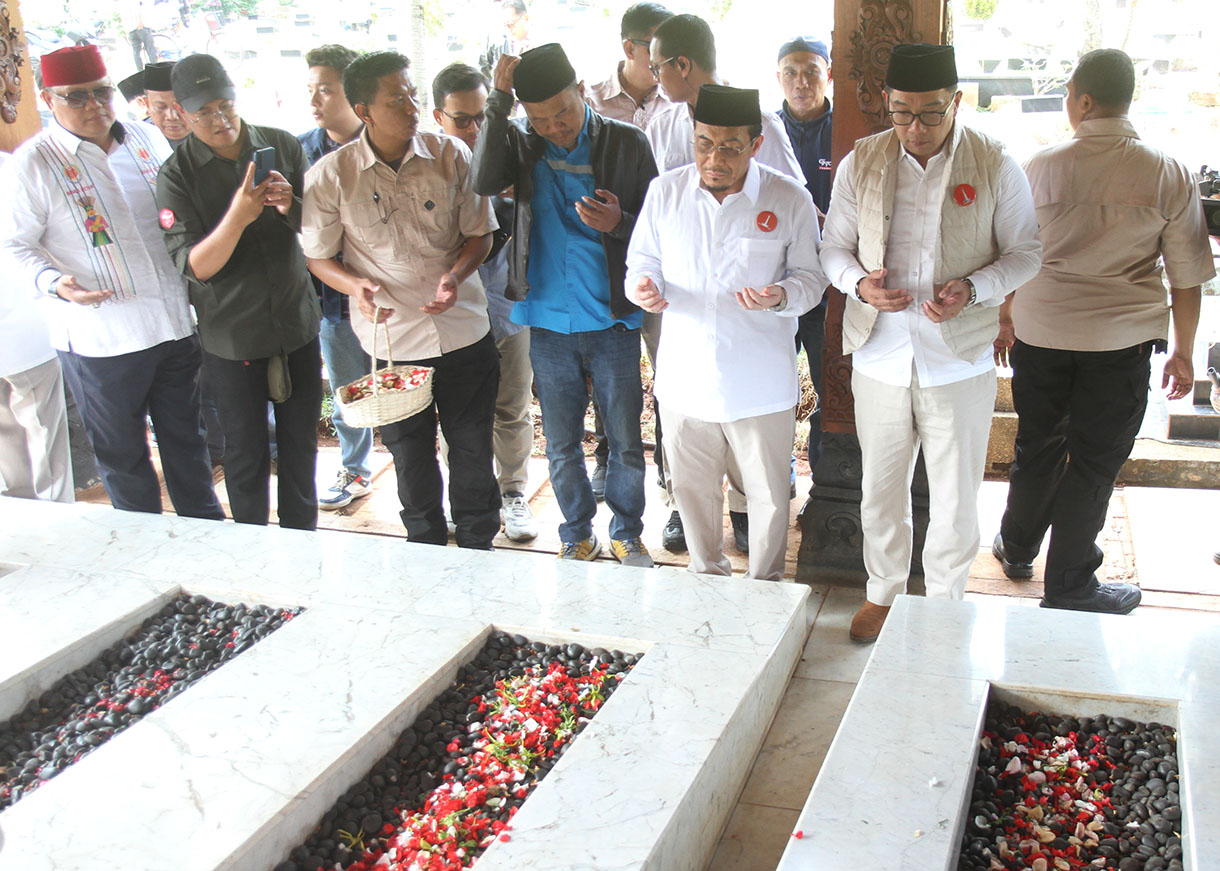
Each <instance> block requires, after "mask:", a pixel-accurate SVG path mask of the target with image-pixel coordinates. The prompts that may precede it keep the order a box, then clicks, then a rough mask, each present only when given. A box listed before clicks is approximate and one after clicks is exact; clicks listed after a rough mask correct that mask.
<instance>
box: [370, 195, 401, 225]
mask: <svg viewBox="0 0 1220 871" xmlns="http://www.w3.org/2000/svg"><path fill="white" fill-rule="evenodd" d="M373 205H374V206H376V207H377V215H378V217H380V218H381V223H383V224H388V223H390V217H391V216H392V215H393V214H394V213H395V212H397V211H398V207H397V206H395V207H394V208H392V209H390V210H389V211H388V212H387V211H386V207H385V206H384V205H382V203H381V194H379V193H377V191H373Z"/></svg>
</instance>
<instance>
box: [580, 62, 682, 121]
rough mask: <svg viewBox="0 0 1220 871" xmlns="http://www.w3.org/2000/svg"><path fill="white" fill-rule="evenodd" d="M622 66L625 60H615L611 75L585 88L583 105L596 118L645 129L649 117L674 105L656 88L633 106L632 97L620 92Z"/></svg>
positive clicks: (650, 118) (622, 91)
mask: <svg viewBox="0 0 1220 871" xmlns="http://www.w3.org/2000/svg"><path fill="white" fill-rule="evenodd" d="M624 63H626V61H619V63H618V67H617V69H615V71H614V75H612V76H610V78H608V79H606V80H605V81H604V82H598V83H597V84H596V85H594V86H593V87H591V88H589V90H588V91H587V92H586V93H585V102H586V103H588V104H589V105H590V106H591V107H592V108H593V111H594V112H596V113H597V114H599V115H602V116H604V117H606V118H613V119H614V120H615V121H622V122H624V123H626V124H634V125H635V126H636V127H639V128H640V129H641V130H646V129H647V128H648V123H649V122H650V121H651V120H652V119H653V118H655V117H657V115H659V114H661V113H662V112H665V111H666V110H668V109H670V108H672V107H673V105H674V104H673V102H672V101H671V100H670V99H669V98H668V97H666V96H665V94H664V93H662V91H661V89H660V88H659V87H658V88H656V89H654V90H653V92H652V93H651V94H649V95H648V96H647V97H645V98H644V102H643V103H637V102H636V101H635V97H633V96H631V95H630V94H628V93H627V92H626V91H624V90H623V80H622V75H623V64H624Z"/></svg>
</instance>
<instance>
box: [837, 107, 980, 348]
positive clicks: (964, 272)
mask: <svg viewBox="0 0 1220 871" xmlns="http://www.w3.org/2000/svg"><path fill="white" fill-rule="evenodd" d="M901 149H902V145H901V143H899V141H898V137H897V136H896V135H895V133H894V131H893V130H886V131H885V132H883V133H878V134H876V135H874V136H869V137H867V138H866V139H861V140H860V141H859V142H857V143H856V147H855V155H856V156H855V167H854V169H855V177H854V181H855V186H856V201H857V204H858V215H859V217H858V223H857V230H858V234H859V242H858V243H857V253H856V257H857V259H858V260H859V261H860V265H861V266H862V267H864V268H865V269H867V270H868V271H869V272H872V271H873V270H874V269H880V268H881V267H882V266H884V265H885V244H886V240H887V238H888V237H889V231H890V226H891V221H893V220H894V190H895V188H896V187H897V183H898V159H899V157H900V156H901ZM1003 149H1004V146H1003V145H1002V144H1001V143H1000V142H998V141H997V140H995V139H992V138H990V137H989V136H985V135H983V134H982V133H979V132H977V131H974V130H971V129H970V128H969V127H964V126H962V125H961V124H955V125H954V130H953V138H952V140H951V141H950V143H949V155H948V159H949V165H948V167H947V168H946V169H945V174H944V179H943V182H942V184H943V191H944V195H943V197H942V198H941V208H940V232H939V234H938V238H937V252H936V268H935V272H934V276H933V281H934V282H935V283H936V284H943V283H944V282H946V281H949V280H950V279H953V278H963V277H965V276H968V275H969V274H970V273H972V272H974V271H975V270H977V269H980V268H981V267H983V266H986V265H987V264H988V263H992V262H993V261H995V260H996V258H997V257H999V254H1000V249H999V245H998V244H997V243H996V238H995V221H994V218H995V207H996V189H997V186H998V184H999V174H1000V161H1001V158H1002V156H1003ZM963 184H968V185H970V186H971V187H972V188H974V191H975V199H974V201H973V202H972V203H970V204H969V205H964V206H963V205H958V203H957V202H956V201H955V199H954V195H953V194H954V191H955V190H956V189H957V188H958V186H959V185H963ZM844 292H845V293H846V295H847V307H846V309H845V310H844V312H843V353H844V354H850V353H852V352H853V351H856V350H858V349H859V348H860V346H861V345H863V344H864V343H865V342H866V341H867V340H868V336H869V333H871V332H872V330H873V324H874V323H876V321H877V310H876V309H875V308H873V307H872V306H871V305H868V304H866V303H862V302H860V301H859V300H858V299H856V298H855V296H853V295H852V293H851V290H850V289H849V288H845V289H844ZM999 311H1000V310H999V308H998V307H995V306H991V307H989V306H981V305H972V306H967V307H966V308H964V309H962V311H961V312H960V313H959V314H958V316H957V317H955V318H951V319H949V320H947V321H945V322H944V323H942V324H941V325H940V334H941V337H942V338H943V339H944V340H945V344H946V345H948V346H949V350H950V351H952V352H953V354H954V355H955V356H957V357H959V358H960V359H962V360H965V361H966V362H968V363H973V362H975V361H976V360H978V359H979V357H980V356H982V353H983V351H984V350H985V349H987V348H989V347H990V346H991V343H992V342H993V341H995V337H996V334H997V333H998V331H999V328H998V322H999Z"/></svg>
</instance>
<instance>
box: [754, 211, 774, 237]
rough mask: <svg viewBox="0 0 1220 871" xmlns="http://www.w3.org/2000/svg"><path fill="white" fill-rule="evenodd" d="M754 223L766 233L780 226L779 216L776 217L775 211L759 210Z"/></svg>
mask: <svg viewBox="0 0 1220 871" xmlns="http://www.w3.org/2000/svg"><path fill="white" fill-rule="evenodd" d="M754 225H755V226H756V227H758V229H760V230H762V231H763V232H764V233H770V232H771V231H772V230H774V229H775V228H776V227H777V226H779V218H777V217H775V212H759V213H758V217H757V218H755V219H754Z"/></svg>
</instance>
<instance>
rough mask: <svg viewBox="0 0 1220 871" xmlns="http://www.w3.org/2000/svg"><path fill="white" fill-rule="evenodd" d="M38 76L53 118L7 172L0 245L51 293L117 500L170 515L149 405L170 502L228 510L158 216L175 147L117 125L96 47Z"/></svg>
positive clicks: (50, 63) (47, 63)
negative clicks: (164, 165) (154, 456)
mask: <svg viewBox="0 0 1220 871" xmlns="http://www.w3.org/2000/svg"><path fill="white" fill-rule="evenodd" d="M41 76H42V79H43V82H42V99H43V102H45V103H46V105H47V107H48V108H49V109H50V110H51V112H52V113H53V114H54V116H55V121H54V123H53V124H52V125H51V126H50V127H48V128H47V129H46V130H44V131H42V132H41V133H40V134H38V135H37V136H35V137H34V138H33V139H31V140H29V141H28V142H26V143H25V144H24V145H22V146H21V148H20V149H18V151H17V152H16V154H14V155H13V159H12V163H13V166H10V167H8V171H7V172H6V173H5V175H4V179H5V185H4V191H3V201H4V202H5V203H6V205H7V208H6V209H4V210H2V211H0V246H2V247H3V249H4V251H5V252H6V253H7V255H8V256H9V257H10V258H11V260H12V261H13V262H14V263H15V265H16V271H17V276H16V277H17V281H18V282H20V283H21V285H22V286H24V287H25V288H27V289H28V291H29V292H30V293H31V294H34V293H39V294H41V295H42V296H43V297H44V298H45V300H46V301H45V304H44V307H43V312H44V314H45V315H46V319H47V324H48V326H49V328H50V332H51V343H52V344H53V345H54V346H55V348H56V349H57V350H58V351H59V359H60V363H61V364H62V366H63V372H64V377H65V379H66V380H67V382H68V386H69V387H71V389H72V393H73V395H74V396H75V398H76V403H77V405H78V406H79V408H80V412H81V417H82V419H83V421H84V424H85V431H86V432H87V434H88V435H89V440H90V442H91V443H92V445H93V449H94V451H95V453H96V454H97V462H98V469H99V471H100V473H101V476H102V483H103V484H104V485H105V487H106V493H107V494H108V495H109V496H110V501H111V502H112V503H113V504H114V507H116V508H120V509H123V510H127V511H147V512H152V513H159V512H160V511H161V487H160V484H159V483H158V481H157V474H156V472H155V471H154V469H153V466H152V461H151V458H150V454H149V448H148V433H147V430H146V429H145V425H144V418H145V415H146V414H147V415H149V416H151V418H152V422H153V425H154V426H155V427H156V431H157V446H158V449H159V453H160V457H161V465H162V469H163V470H164V473H165V483H166V486H167V487H168V488H169V495H170V499H171V501H172V502H173V505H174V510H175V511H177V512H178V514H180V515H183V516H187V517H204V518H211V519H217V520H219V519H222V518H223V517H224V513H223V512H222V511H221V508H220V504H219V503H218V502H217V501H216V494H215V492H214V491H213V489H212V464H211V462H210V461H209V459H208V451H207V442H206V439H205V435H204V432H203V429H202V427H201V425H200V413H199V361H200V350H199V342H198V340H197V338H196V337H195V328H194V325H193V324H192V322H191V317H190V311H189V307H188V303H187V292H186V286H185V284H184V283H183V280H182V277H181V276H180V275H179V274H178V271H177V270H176V269H175V268H174V266H173V263H172V262H171V261H170V259H169V255H168V253H167V252H166V248H165V243H164V241H163V240H162V235H161V228H160V227H159V226H158V223H157V221H158V217H157V207H156V201H155V199H154V197H155V192H156V184H157V171H158V169H159V167H160V165H161V162H162V161H163V160H164V159H165V158H167V157H168V156H169V154H170V147H169V143H167V142H166V141H165V137H164V136H162V135H161V134H160V133H159V132H158V131H157V130H156V129H155V128H153V127H151V126H149V125H147V124H138V123H133V124H124V123H121V122H116V121H115V120H114V108H113V105H112V100H113V97H114V90H115V89H114V88H113V87H112V86H111V84H110V78H109V77H108V76H107V74H106V67H105V64H104V63H103V62H102V57H101V53H100V52H99V51H98V48H97V46H93V45H86V46H74V47H72V48H65V49H60V50H59V51H56V52H52V53H51V54H48V55H44V56H43V58H42V67H41Z"/></svg>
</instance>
